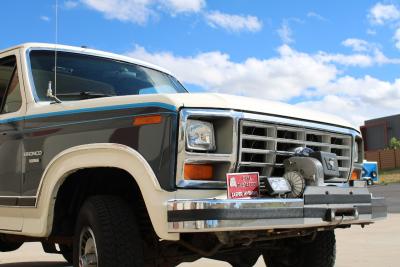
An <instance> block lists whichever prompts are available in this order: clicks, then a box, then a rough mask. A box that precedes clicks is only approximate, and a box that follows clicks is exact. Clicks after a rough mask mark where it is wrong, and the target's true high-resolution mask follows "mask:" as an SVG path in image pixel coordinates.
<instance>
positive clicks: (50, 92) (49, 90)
mask: <svg viewBox="0 0 400 267" xmlns="http://www.w3.org/2000/svg"><path fill="white" fill-rule="evenodd" d="M55 1H56V29H55V30H56V31H55V42H56V43H55V45H54V92H53V89H52V86H51V84H52V82H51V80H50V81H49V84H48V87H47V97H49V98H52V99H53V100H54V101H55V103H61V100H60V99H58V97H57V45H58V0H55Z"/></svg>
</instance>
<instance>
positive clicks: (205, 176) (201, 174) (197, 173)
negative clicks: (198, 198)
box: [184, 164, 213, 180]
mask: <svg viewBox="0 0 400 267" xmlns="http://www.w3.org/2000/svg"><path fill="white" fill-rule="evenodd" d="M184 178H185V179H186V180H211V179H212V178H213V166H212V165H211V164H185V167H184Z"/></svg>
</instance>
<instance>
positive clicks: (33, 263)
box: [0, 184, 400, 267]
mask: <svg viewBox="0 0 400 267" xmlns="http://www.w3.org/2000/svg"><path fill="white" fill-rule="evenodd" d="M370 189H371V192H373V194H374V195H376V196H384V197H385V198H386V199H387V204H388V206H389V212H390V214H389V217H388V219H387V220H384V221H379V222H377V223H375V224H373V225H371V226H367V227H365V228H364V229H362V228H361V227H359V226H356V227H353V228H351V229H345V230H337V231H336V237H337V261H336V266H337V267H350V266H351V267H354V266H363V267H376V266H385V267H397V266H399V263H398V252H399V251H400V227H399V226H400V184H390V185H386V186H373V187H371V188H370ZM61 266H63V267H66V266H68V265H67V264H65V262H63V259H62V257H61V256H58V255H48V254H45V253H43V252H42V250H41V246H40V244H38V243H27V244H25V245H23V246H22V247H21V248H20V249H19V250H18V251H15V252H9V253H0V267H61ZM179 266H180V267H203V266H215V267H223V266H230V265H229V264H226V263H223V262H218V261H211V260H207V259H201V260H199V261H197V262H194V263H190V264H181V265H179ZM256 266H257V267H262V266H265V264H264V261H263V259H262V258H260V259H259V260H258V262H257V264H256Z"/></svg>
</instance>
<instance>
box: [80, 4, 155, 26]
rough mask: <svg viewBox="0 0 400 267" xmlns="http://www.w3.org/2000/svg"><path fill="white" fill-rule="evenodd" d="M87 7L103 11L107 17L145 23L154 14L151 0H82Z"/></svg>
mask: <svg viewBox="0 0 400 267" xmlns="http://www.w3.org/2000/svg"><path fill="white" fill-rule="evenodd" d="M82 2H83V3H84V4H85V5H87V6H88V7H90V8H92V9H94V10H96V11H99V12H102V13H104V16H105V17H106V18H107V19H118V20H121V21H126V22H133V23H137V24H142V25H143V24H145V23H146V22H147V21H148V19H149V17H150V16H152V15H154V12H153V11H152V9H150V7H149V5H150V3H151V0H82Z"/></svg>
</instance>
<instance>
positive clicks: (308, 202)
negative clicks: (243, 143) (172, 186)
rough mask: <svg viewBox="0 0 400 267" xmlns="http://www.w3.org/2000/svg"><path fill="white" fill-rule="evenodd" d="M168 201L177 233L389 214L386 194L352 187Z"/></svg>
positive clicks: (358, 220)
mask: <svg viewBox="0 0 400 267" xmlns="http://www.w3.org/2000/svg"><path fill="white" fill-rule="evenodd" d="M167 206H168V228H169V232H171V233H185V232H214V231H215V232H216V231H243V230H269V229H295V228H309V227H336V226H340V225H349V224H368V223H372V222H373V221H375V220H377V219H383V218H386V216H387V207H386V204H385V201H384V199H383V198H374V197H372V195H371V194H370V193H369V191H368V189H367V188H352V187H346V188H341V187H307V189H306V191H305V193H304V198H302V199H276V198H275V199H268V198H263V199H240V200H237V199H174V200H170V201H168V204H167Z"/></svg>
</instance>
